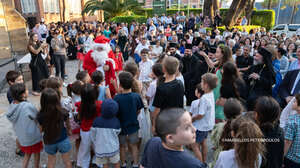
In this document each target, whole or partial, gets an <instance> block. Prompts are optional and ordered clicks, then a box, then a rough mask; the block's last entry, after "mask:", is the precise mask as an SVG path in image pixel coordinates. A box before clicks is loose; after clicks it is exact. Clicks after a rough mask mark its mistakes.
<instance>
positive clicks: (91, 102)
mask: <svg viewBox="0 0 300 168" xmlns="http://www.w3.org/2000/svg"><path fill="white" fill-rule="evenodd" d="M98 95H99V92H98V86H96V85H95V86H93V85H92V84H90V83H87V84H84V85H83V86H82V88H81V91H80V96H81V102H78V103H76V104H75V106H76V107H77V111H78V117H79V120H80V121H81V124H80V137H81V142H80V146H79V150H78V157H77V166H80V167H82V168H88V167H89V165H90V159H91V142H92V139H91V131H90V129H91V127H92V125H93V122H94V120H95V118H96V117H98V116H100V113H101V103H102V102H101V101H99V100H97V97H98Z"/></svg>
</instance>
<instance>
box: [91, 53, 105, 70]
mask: <svg viewBox="0 0 300 168" xmlns="http://www.w3.org/2000/svg"><path fill="white" fill-rule="evenodd" d="M91 56H92V58H93V60H94V61H95V62H96V64H97V66H103V65H104V64H105V62H106V60H107V58H108V52H106V51H105V50H104V51H100V52H99V51H97V50H95V51H93V52H92V53H91Z"/></svg>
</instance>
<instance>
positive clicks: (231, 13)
mask: <svg viewBox="0 0 300 168" xmlns="http://www.w3.org/2000/svg"><path fill="white" fill-rule="evenodd" d="M240 3H241V0H233V1H232V3H231V5H230V7H229V9H228V11H227V15H226V18H225V19H224V25H225V26H227V27H231V26H233V25H234V23H235V22H233V19H234V17H235V14H236V12H237V10H236V9H237V8H238V7H239V5H240Z"/></svg>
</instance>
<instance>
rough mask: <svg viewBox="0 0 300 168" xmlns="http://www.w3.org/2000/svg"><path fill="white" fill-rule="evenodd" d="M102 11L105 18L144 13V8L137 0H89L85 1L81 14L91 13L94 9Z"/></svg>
mask: <svg viewBox="0 0 300 168" xmlns="http://www.w3.org/2000/svg"><path fill="white" fill-rule="evenodd" d="M100 10H102V11H104V14H105V15H107V16H106V17H107V18H113V17H115V16H121V15H130V14H132V13H134V14H139V15H140V14H144V13H145V12H144V9H143V8H142V7H141V4H140V3H139V2H138V1H137V0H103V1H102V2H101V1H99V0H89V1H88V2H86V3H85V5H84V7H83V10H82V14H88V15H93V14H94V13H95V12H96V11H100Z"/></svg>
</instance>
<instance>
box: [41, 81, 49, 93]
mask: <svg viewBox="0 0 300 168" xmlns="http://www.w3.org/2000/svg"><path fill="white" fill-rule="evenodd" d="M47 82H48V79H42V80H41V81H40V82H39V87H40V89H41V92H43V91H44V90H45V89H46V88H47Z"/></svg>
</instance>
